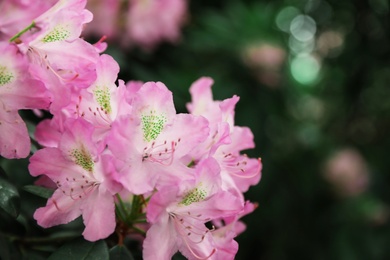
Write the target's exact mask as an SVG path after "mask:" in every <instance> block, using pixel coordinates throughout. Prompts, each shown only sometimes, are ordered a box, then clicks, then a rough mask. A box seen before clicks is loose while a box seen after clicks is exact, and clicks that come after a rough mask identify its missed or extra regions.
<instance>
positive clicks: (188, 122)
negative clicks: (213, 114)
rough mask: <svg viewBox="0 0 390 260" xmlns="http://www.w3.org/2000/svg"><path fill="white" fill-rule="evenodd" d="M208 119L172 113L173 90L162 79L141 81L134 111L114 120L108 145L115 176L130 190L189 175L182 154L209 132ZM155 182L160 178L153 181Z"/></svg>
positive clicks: (142, 189)
mask: <svg viewBox="0 0 390 260" xmlns="http://www.w3.org/2000/svg"><path fill="white" fill-rule="evenodd" d="M207 133H208V126H207V121H206V120H205V119H204V118H202V117H195V116H192V115H189V114H179V115H176V111H175V108H174V105H173V99H172V93H171V92H170V91H169V90H168V89H167V88H166V86H165V85H164V84H162V83H161V82H157V83H154V82H148V83H145V84H144V85H143V86H142V87H141V88H140V90H139V91H138V92H136V93H135V95H134V97H133V99H132V114H131V115H128V116H123V117H121V118H120V119H119V120H117V121H115V122H114V123H113V124H112V130H111V133H110V135H109V136H108V138H107V144H108V149H109V150H110V151H111V152H112V154H113V155H114V157H115V158H116V168H117V170H118V172H117V174H116V178H117V180H118V181H119V182H121V183H122V184H123V185H124V186H125V187H126V188H127V189H128V190H129V191H130V192H133V193H135V194H142V193H145V192H148V191H152V190H153V189H154V188H155V185H156V184H158V185H165V184H167V183H172V182H175V181H176V179H178V178H179V179H182V178H188V176H189V174H188V173H187V172H188V167H187V164H189V163H190V162H191V160H185V161H183V160H182V159H183V158H184V157H185V156H186V155H187V154H188V152H189V151H190V150H191V149H193V148H194V147H195V146H196V145H197V144H199V143H200V142H202V141H203V140H204V138H205V137H206V136H207ZM157 181H158V182H157Z"/></svg>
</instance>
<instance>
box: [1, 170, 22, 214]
mask: <svg viewBox="0 0 390 260" xmlns="http://www.w3.org/2000/svg"><path fill="white" fill-rule="evenodd" d="M0 208H2V209H3V210H4V211H5V212H7V213H8V214H10V215H11V216H12V217H14V218H17V217H18V215H19V210H20V197H19V192H18V190H17V189H16V187H15V186H14V185H12V184H11V183H10V182H8V181H7V180H6V179H5V178H3V177H0Z"/></svg>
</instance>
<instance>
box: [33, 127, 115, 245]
mask: <svg viewBox="0 0 390 260" xmlns="http://www.w3.org/2000/svg"><path fill="white" fill-rule="evenodd" d="M67 124H68V125H67V126H66V130H65V132H64V133H63V135H62V138H61V141H60V143H59V147H58V148H44V149H41V150H39V151H37V152H36V153H35V154H34V155H33V156H32V157H31V159H30V165H29V170H30V173H31V175H33V176H38V175H42V174H43V175H46V176H48V177H49V178H50V179H51V180H52V181H53V182H54V183H55V184H56V185H57V190H56V191H55V192H54V194H53V196H52V197H51V198H50V199H49V201H48V203H47V205H46V207H43V208H40V209H38V210H37V211H36V212H35V214H34V218H35V219H36V220H37V221H38V224H39V225H41V226H43V227H51V226H54V225H58V224H64V223H68V222H70V221H72V220H74V219H75V218H76V217H78V216H80V214H82V215H83V219H84V224H85V226H86V228H85V230H84V233H83V235H84V237H85V238H86V239H88V240H90V241H95V240H98V239H101V238H106V237H107V236H108V235H110V234H111V233H112V232H113V231H114V229H115V207H114V197H113V196H114V194H115V193H116V192H118V191H119V190H120V186H119V185H118V184H116V183H115V182H114V181H113V180H111V179H110V173H111V171H112V166H111V164H110V162H109V160H108V158H107V157H105V155H104V154H102V151H99V149H98V147H96V145H95V144H94V142H93V141H92V134H93V131H94V127H93V126H92V125H91V124H89V123H88V122H85V121H84V120H83V119H78V120H76V121H73V120H70V121H68V122H67ZM99 223H105V225H104V227H102V226H101V227H100V228H98V229H97V228H96V226H98V225H99Z"/></svg>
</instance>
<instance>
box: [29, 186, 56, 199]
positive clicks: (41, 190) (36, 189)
mask: <svg viewBox="0 0 390 260" xmlns="http://www.w3.org/2000/svg"><path fill="white" fill-rule="evenodd" d="M23 190H25V191H27V192H30V193H32V194H34V195H37V196H39V197H42V198H45V199H48V198H50V197H51V196H52V195H53V193H54V190H52V189H48V188H45V187H41V186H36V185H26V186H24V187H23Z"/></svg>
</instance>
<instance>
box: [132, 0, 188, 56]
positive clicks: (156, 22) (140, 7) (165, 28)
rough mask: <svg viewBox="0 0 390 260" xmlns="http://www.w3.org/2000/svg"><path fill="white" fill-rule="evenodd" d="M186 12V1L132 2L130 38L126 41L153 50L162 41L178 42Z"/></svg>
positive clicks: (146, 0)
mask: <svg viewBox="0 0 390 260" xmlns="http://www.w3.org/2000/svg"><path fill="white" fill-rule="evenodd" d="M186 12H187V3H186V1H185V0H159V1H156V0H130V4H129V13H128V18H127V23H126V26H127V32H128V37H127V38H126V39H124V40H125V41H130V42H135V43H137V44H138V45H140V46H141V47H142V48H145V49H152V48H153V47H154V46H155V45H156V44H157V43H159V42H160V41H170V42H177V41H178V40H179V38H180V27H181V26H182V25H183V23H184V22H185V18H186Z"/></svg>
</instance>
